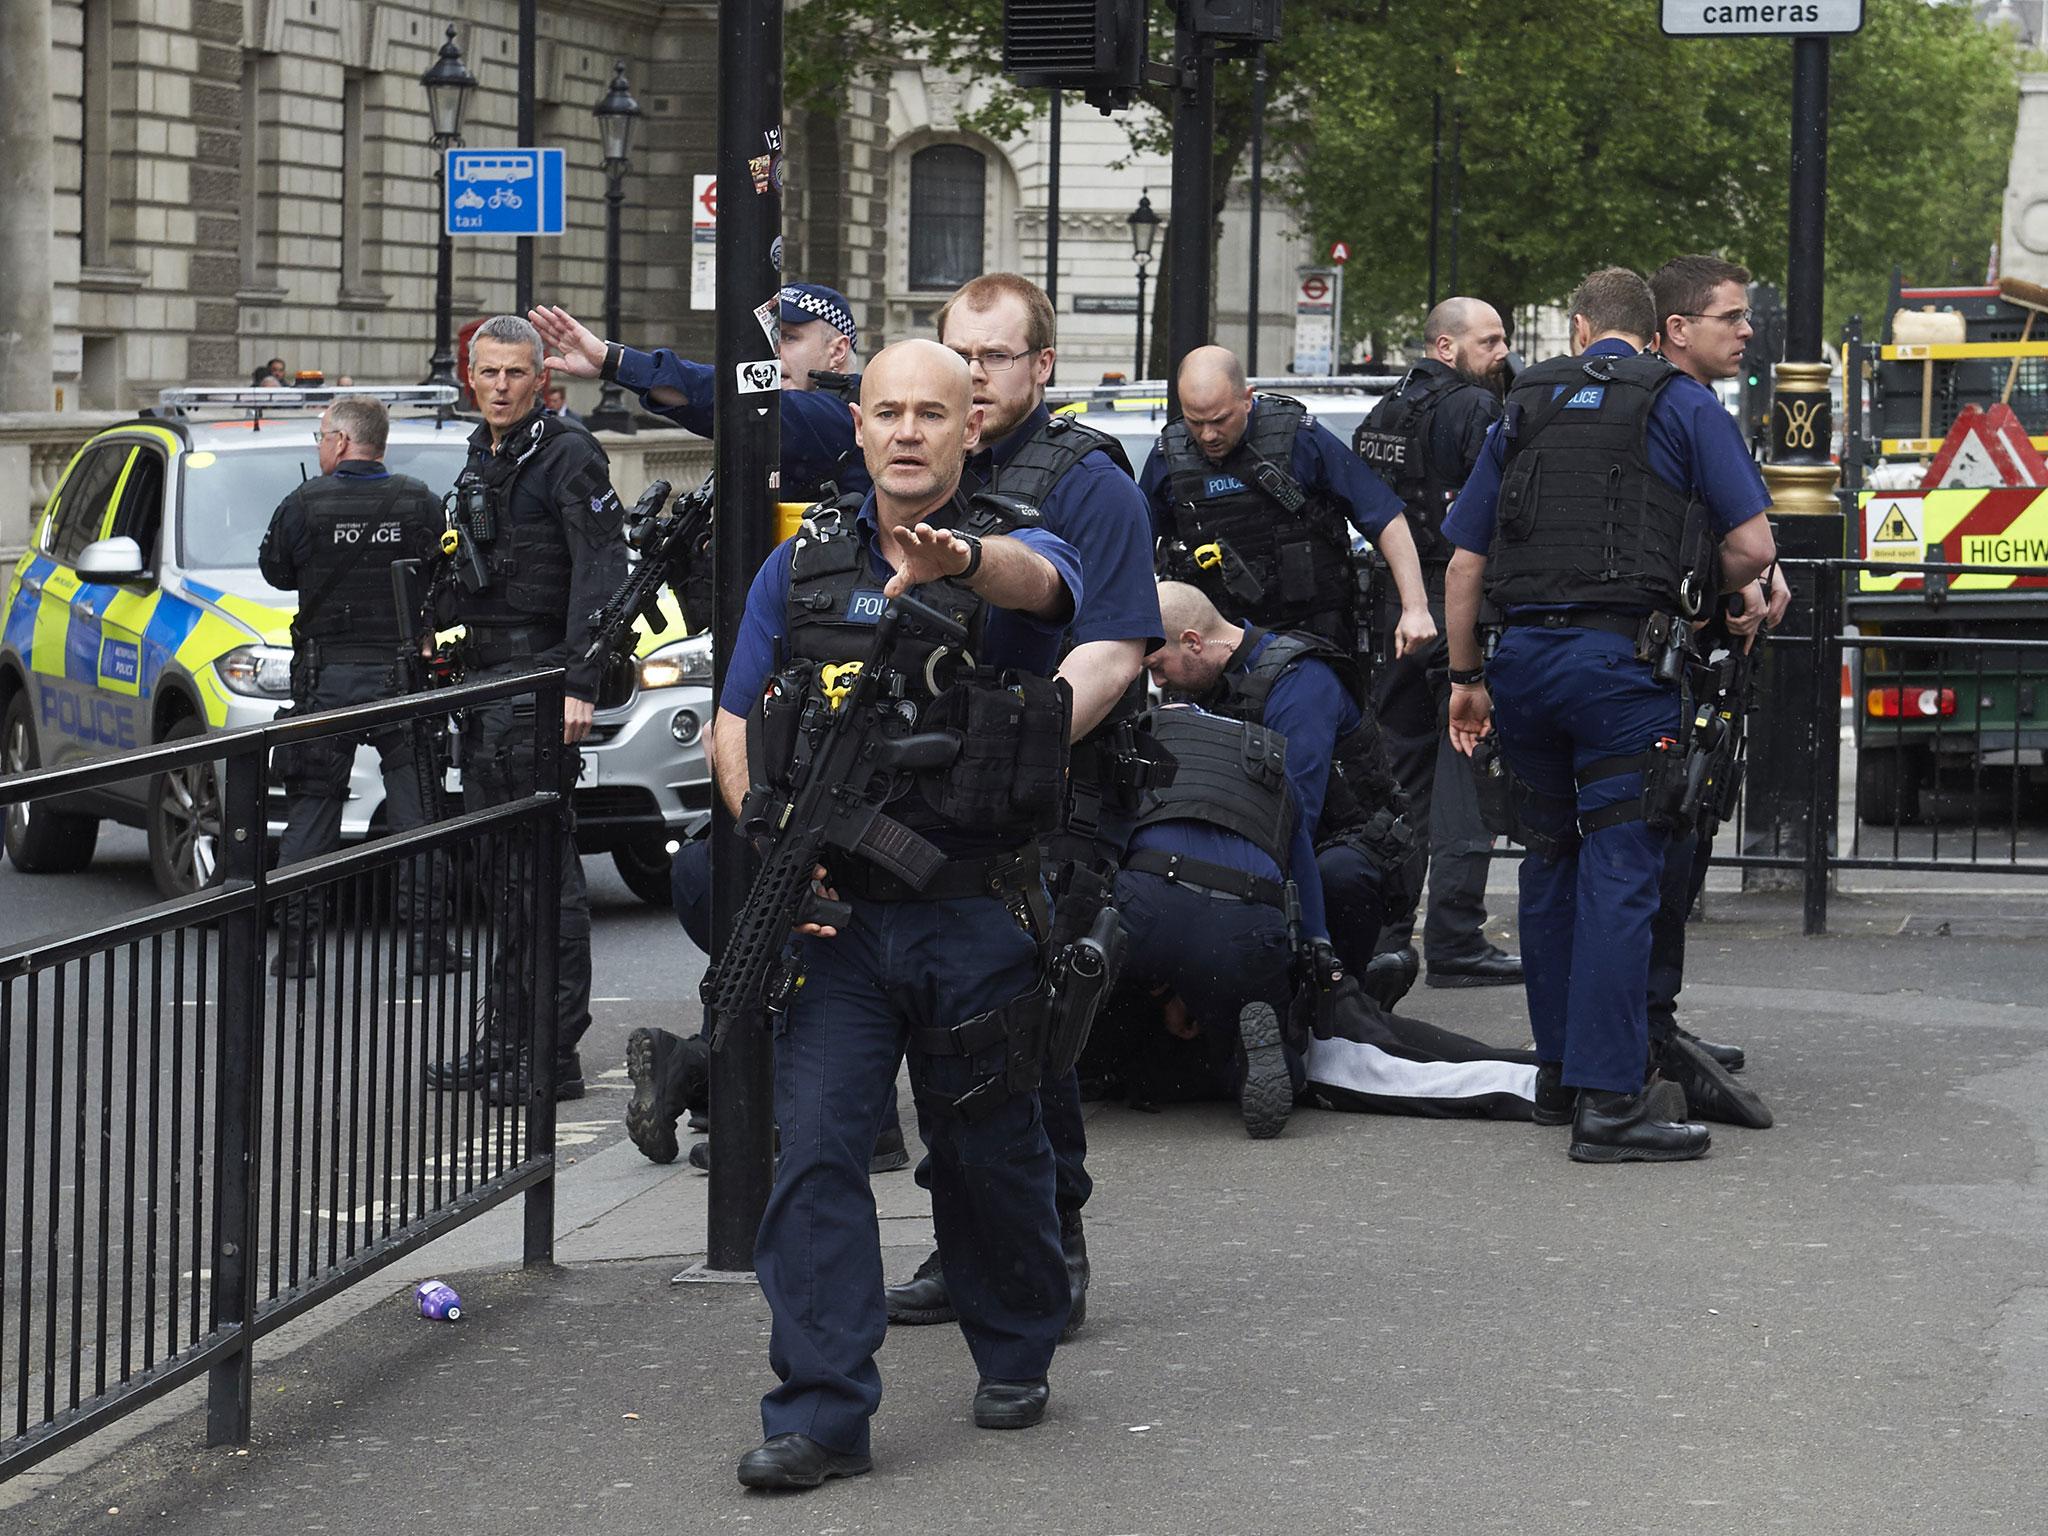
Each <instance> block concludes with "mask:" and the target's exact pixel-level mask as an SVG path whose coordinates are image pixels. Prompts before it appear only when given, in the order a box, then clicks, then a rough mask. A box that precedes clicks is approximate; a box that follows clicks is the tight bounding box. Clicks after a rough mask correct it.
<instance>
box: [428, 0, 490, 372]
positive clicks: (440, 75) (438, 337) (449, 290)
mask: <svg viewBox="0 0 2048 1536" xmlns="http://www.w3.org/2000/svg"><path fill="white" fill-rule="evenodd" d="M420 84H421V85H422V86H424V87H425V88H426V92H427V120H428V123H429V124H430V126H431V127H432V130H433V136H432V143H433V146H434V176H435V179H436V180H438V181H439V182H440V183H441V263H440V270H439V271H438V272H437V273H436V274H435V277H434V355H433V358H432V359H431V360H430V361H429V362H428V364H427V377H426V382H427V383H429V384H453V385H455V386H456V387H457V388H458V389H459V388H460V387H461V381H460V380H458V379H457V378H456V377H455V338H454V336H453V334H452V324H453V320H452V315H451V311H453V309H454V308H455V289H454V283H455V275H454V274H455V239H454V237H453V236H452V235H450V234H449V233H448V157H447V155H446V154H445V153H444V151H446V150H449V149H452V148H454V147H455V146H457V145H459V144H460V143H461V142H462V113H463V110H464V109H465V108H466V107H467V106H468V105H469V93H470V92H471V91H473V90H475V89H476V76H474V75H472V74H471V73H470V72H469V70H468V69H467V68H466V67H464V65H463V62H462V50H461V49H460V48H458V47H456V46H455V28H454V27H453V26H450V27H449V28H448V40H447V41H446V42H444V43H443V44H441V56H440V57H439V58H437V59H435V60H434V62H433V65H432V66H431V67H430V68H429V69H428V70H427V72H426V73H425V74H424V75H421V76H420Z"/></svg>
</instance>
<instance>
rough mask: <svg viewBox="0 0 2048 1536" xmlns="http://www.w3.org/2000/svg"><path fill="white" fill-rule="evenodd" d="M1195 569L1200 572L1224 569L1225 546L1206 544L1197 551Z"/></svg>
mask: <svg viewBox="0 0 2048 1536" xmlns="http://www.w3.org/2000/svg"><path fill="white" fill-rule="evenodd" d="M1195 567H1196V569H1198V570H1204V571H1215V570H1221V569H1222V568H1223V546H1222V545H1221V544H1204V545H1202V546H1200V547H1199V548H1198V549H1196V551H1195Z"/></svg>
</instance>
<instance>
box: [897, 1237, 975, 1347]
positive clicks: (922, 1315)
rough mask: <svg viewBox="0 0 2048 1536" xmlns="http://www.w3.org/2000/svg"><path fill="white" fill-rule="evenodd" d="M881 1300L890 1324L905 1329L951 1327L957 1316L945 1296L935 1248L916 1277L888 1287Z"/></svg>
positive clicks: (944, 1279) (943, 1272)
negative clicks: (930, 1325)
mask: <svg viewBox="0 0 2048 1536" xmlns="http://www.w3.org/2000/svg"><path fill="white" fill-rule="evenodd" d="M882 1297H883V1300H885V1301H886V1302H887V1303H888V1306H889V1321H890V1322H891V1323H902V1324H903V1325H905V1326H906V1327H912V1328H915V1327H919V1326H922V1325H923V1324H925V1323H950V1322H953V1321H954V1320H955V1319H957V1318H958V1317H959V1315H960V1314H959V1313H957V1312H955V1311H954V1310H953V1298H952V1297H950V1296H948V1295H947V1294H946V1272H945V1271H944V1270H943V1269H941V1268H940V1267H939V1250H938V1249H936V1248H934V1249H933V1250H932V1252H931V1257H930V1258H928V1259H926V1260H925V1261H924V1262H923V1263H922V1264H920V1265H918V1266H917V1273H916V1274H914V1275H912V1276H911V1277H910V1278H909V1279H908V1280H906V1281H904V1282H903V1284H901V1285H892V1286H890V1287H889V1288H888V1289H887V1290H886V1291H884V1292H883V1293H882Z"/></svg>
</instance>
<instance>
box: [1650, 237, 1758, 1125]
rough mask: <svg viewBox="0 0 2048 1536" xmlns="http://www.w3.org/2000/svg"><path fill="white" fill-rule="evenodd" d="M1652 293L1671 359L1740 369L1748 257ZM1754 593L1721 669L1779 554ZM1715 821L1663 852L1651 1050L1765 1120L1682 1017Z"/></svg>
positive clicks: (1727, 1102)
mask: <svg viewBox="0 0 2048 1536" xmlns="http://www.w3.org/2000/svg"><path fill="white" fill-rule="evenodd" d="M1650 294H1651V297H1652V298H1654V299H1655V300H1656V302H1657V329H1658V338H1657V350H1658V351H1659V352H1660V353H1661V354H1662V355H1663V357H1664V358H1665V360H1666V361H1667V362H1669V363H1670V364H1671V365H1672V366H1673V367H1674V368H1677V369H1678V370H1679V371H1680V372H1681V373H1684V374H1686V375H1688V376H1690V377H1691V378H1694V379H1697V380H1698V381H1699V382H1700V383H1701V384H1704V385H1706V386H1707V387H1708V388H1709V389H1711V388H1712V387H1713V386H1714V384H1715V383H1716V382H1717V381H1719V380H1721V379H1732V378H1734V377H1735V376H1736V374H1738V373H1739V372H1741V370H1742V359H1743V354H1744V352H1745V350H1746V349H1747V347H1748V344H1749V338H1750V337H1751V336H1752V335H1753V334H1755V333H1754V331H1753V330H1752V329H1751V326H1750V323H1749V269H1748V268H1747V267H1743V266H1738V265H1737V264H1736V263H1734V262H1732V261H1724V260H1723V259H1721V258H1720V257H1718V256H1677V257H1674V258H1672V259H1671V260H1670V261H1667V262H1665V263H1664V265H1663V266H1661V267H1659V268H1658V269H1657V270H1656V271H1655V272H1653V273H1651V274H1650ZM1755 596H1756V598H1757V599H1758V600H1757V601H1754V602H1748V603H1746V604H1745V606H1744V607H1743V609H1742V611H1741V612H1739V613H1736V614H1732V615H1731V614H1729V613H1728V612H1727V611H1726V610H1727V605H1726V603H1725V601H1724V603H1723V605H1722V606H1721V607H1720V608H1718V609H1716V611H1715V614H1714V617H1713V619H1712V621H1711V622H1710V623H1709V624H1708V625H1707V626H1706V627H1705V628H1703V629H1702V630H1701V631H1700V642H1701V644H1700V649H1701V651H1702V654H1703V655H1704V654H1706V653H1707V652H1708V651H1709V650H1710V648H1712V647H1715V646H1716V645H1718V646H1719V647H1720V649H1721V651H1722V660H1721V662H1720V664H1719V672H1718V674H1717V675H1725V676H1727V677H1728V679H1729V680H1730V682H1731V683H1733V682H1734V680H1735V679H1736V678H1737V677H1738V676H1741V677H1746V676H1747V672H1748V667H1749V664H1750V663H1749V653H1750V649H1751V647H1753V646H1754V645H1755V644H1756V639H1757V632H1758V630H1759V629H1761V628H1762V627H1764V626H1766V625H1768V626H1769V627H1771V628H1773V629H1775V628H1776V627H1777V626H1778V623H1779V621H1780V620H1782V619H1783V618H1784V616H1785V609H1786V606H1787V605H1788V604H1789V603H1790V602H1791V599H1792V591H1791V588H1790V587H1789V586H1788V585H1787V584H1786V581H1785V577H1784V573H1783V572H1781V571H1780V570H1779V569H1778V567H1777V563H1776V562H1775V561H1773V562H1772V564H1771V567H1770V569H1769V570H1768V571H1767V572H1765V574H1764V575H1763V576H1762V577H1760V578H1759V579H1758V588H1757V592H1756V594H1755ZM1738 653H1739V654H1738ZM1703 691H1704V690H1700V689H1695V695H1696V696H1695V699H1694V704H1695V711H1694V713H1695V718H1697V717H1698V706H1699V705H1701V704H1704V703H1707V702H1708V701H1707V700H1705V699H1704V698H1702V697H1699V696H1698V695H1700V694H1701V693H1702V692H1703ZM1728 702H1729V703H1731V704H1732V705H1733V706H1734V708H1735V709H1736V710H1737V711H1740V710H1741V709H1743V708H1744V707H1746V701H1745V700H1744V699H1742V698H1741V696H1740V690H1739V689H1737V690H1735V691H1734V696H1733V697H1732V698H1731V699H1730V700H1729V701H1728ZM1737 728H1739V722H1738V727H1737ZM1716 825H1717V823H1715V821H1714V820H1713V818H1712V811H1711V809H1710V808H1709V807H1707V806H1702V807H1701V815H1700V817H1699V818H1698V819H1696V820H1693V821H1690V822H1688V823H1686V824H1685V825H1684V826H1681V827H1680V828H1679V829H1678V831H1677V832H1676V833H1675V834H1674V835H1673V836H1672V839H1671V847H1670V849H1669V851H1668V852H1667V853H1666V855H1665V859H1664V882H1663V886H1662V888H1661V890H1660V891H1659V895H1658V904H1657V916H1656V919H1655V921H1654V922H1652V924H1651V925H1650V1015H1649V1024H1650V1053H1651V1055H1652V1057H1653V1058H1655V1059H1656V1061H1657V1063H1658V1070H1659V1071H1660V1072H1661V1073H1662V1074H1663V1075H1664V1076H1665V1077H1668V1078H1670V1079H1671V1080H1672V1081H1673V1082H1675V1083H1677V1084H1678V1085H1679V1086H1680V1087H1681V1088H1683V1089H1684V1090H1685V1097H1686V1102H1687V1104H1688V1105H1689V1106H1690V1108H1691V1111H1692V1113H1693V1114H1695V1115H1698V1116H1699V1117H1700V1118H1701V1119H1703V1120H1720V1121H1724V1122H1726V1123H1728V1124H1730V1125H1741V1126H1747V1127H1748V1128H1750V1129H1752V1130H1762V1129H1764V1128H1766V1127H1768V1126H1769V1125H1770V1123H1771V1112H1770V1110H1769V1109H1768V1108H1767V1107H1766V1106H1765V1104H1764V1101H1763V1098H1762V1096H1761V1095H1759V1094H1758V1093H1756V1092H1755V1090H1753V1089H1750V1088H1746V1087H1744V1086H1743V1085H1742V1084H1741V1083H1738V1082H1737V1081H1736V1080H1735V1079H1734V1078H1733V1077H1732V1076H1731V1075H1730V1074H1731V1073H1735V1072H1740V1071H1741V1070H1742V1068H1743V1065H1744V1063H1745V1061H1746V1053H1745V1052H1744V1051H1743V1049H1742V1047H1741V1046H1739V1045H1722V1044H1718V1043H1716V1042H1714V1041H1711V1040H1702V1039H1700V1038H1699V1036H1697V1035H1695V1034H1693V1033H1692V1032H1691V1031H1690V1030H1687V1029H1685V1028H1683V1027H1682V1026H1681V1025H1680V1024H1679V1023H1678V1017H1677V1009H1678V994H1679V991H1680V990H1681V989H1682V988H1683V987H1684V985H1685V923H1686V917H1687V915H1688V914H1689V913H1690V912H1691V911H1692V909H1693V905H1694V903H1696V902H1697V901H1698V900H1699V897H1700V891H1701V889H1702V888H1703V887H1704V886H1705V885H1706V881H1707V866H1708V864H1709V863H1710V862H1711V861H1712V859H1713V852H1714V831H1715V828H1716Z"/></svg>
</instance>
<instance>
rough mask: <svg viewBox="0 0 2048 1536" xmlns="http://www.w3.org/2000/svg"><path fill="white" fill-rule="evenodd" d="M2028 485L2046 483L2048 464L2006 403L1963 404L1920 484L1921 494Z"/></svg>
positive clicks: (2047, 482) (2047, 481)
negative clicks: (1984, 405) (1989, 407)
mask: <svg viewBox="0 0 2048 1536" xmlns="http://www.w3.org/2000/svg"><path fill="white" fill-rule="evenodd" d="M2028 485H2048V461H2044V460H2043V459H2042V457H2041V453H2040V450H2039V449H2037V448H2035V447H2034V445H2033V443H2032V442H2031V441H2029V440H2028V437H2027V429H2026V428H2025V427H2024V426H2022V425H2021V424H2020V419H2019V417H2018V416H2016V415H2014V414H2013V409H2012V407H2011V406H2009V405H1994V406H1992V407H1991V409H1990V410H1988V411H1987V410H1983V409H1981V408H1980V407H1978V406H1974V405H1966V406H1964V407H1963V408H1962V410H1960V411H1958V412H1957V413H1956V419H1955V425H1954V426H1952V427H1950V428H1949V429H1948V436H1947V437H1946V438H1944V439H1943V440H1942V444H1941V451H1940V452H1939V453H1937V454H1936V455H1935V456H1934V462H1933V463H1932V464H1930V465H1929V466H1928V467H1927V474H1926V476H1925V477H1924V478H1923V479H1922V480H1921V482H1920V488H1921V489H1922V490H1927V491H1935V490H1949V489H1956V488H1962V487H1969V488H1972V489H1989V488H1995V487H2000V486H2028Z"/></svg>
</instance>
